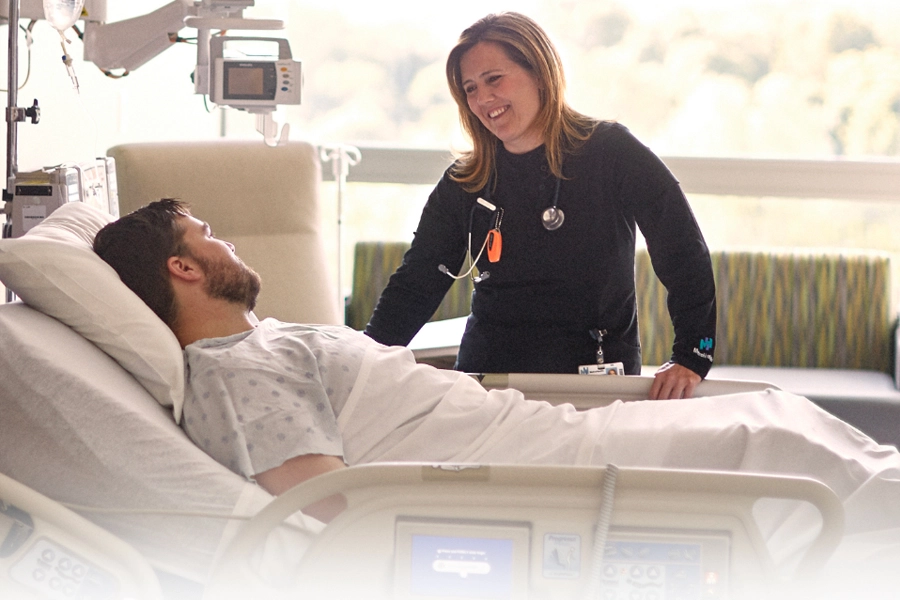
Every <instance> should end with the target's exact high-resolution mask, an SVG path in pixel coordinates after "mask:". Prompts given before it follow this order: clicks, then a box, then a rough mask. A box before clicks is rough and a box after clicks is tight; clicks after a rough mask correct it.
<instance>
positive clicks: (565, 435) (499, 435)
mask: <svg viewBox="0 0 900 600" xmlns="http://www.w3.org/2000/svg"><path fill="white" fill-rule="evenodd" d="M338 424H339V425H340V427H341V430H342V434H343V437H344V440H345V441H344V451H345V460H346V461H347V462H348V464H351V465H352V464H360V463H371V462H379V461H450V462H480V463H531V464H566V465H569V464H576V465H578V464H583V465H587V464H595V465H603V464H615V465H618V466H623V467H657V468H678V469H709V470H727V471H744V472H759V473H769V474H773V473H774V474H784V475H798V476H806V477H811V478H814V479H817V480H819V481H821V482H823V483H825V484H826V485H827V486H829V487H830V488H831V489H832V490H833V491H834V492H835V493H836V494H837V495H838V497H839V498H840V499H841V500H842V502H843V503H844V507H845V510H846V532H847V533H848V534H851V537H849V538H848V539H853V536H861V535H866V534H869V533H874V532H880V533H879V535H882V536H883V535H885V532H886V531H887V532H893V534H892V535H893V537H891V538H890V539H891V540H892V541H893V542H897V543H896V545H897V547H900V454H898V452H897V450H896V449H895V448H893V447H892V446H880V445H878V444H876V443H875V442H874V441H872V440H871V439H870V438H868V437H866V436H865V435H863V434H862V433H860V432H859V431H857V430H856V429H854V428H852V427H850V426H849V425H847V424H846V423H844V422H843V421H840V420H839V419H837V418H835V417H833V416H831V415H830V414H829V413H827V412H825V411H823V410H822V409H820V408H818V407H817V406H816V405H815V404H813V403H812V402H810V401H808V400H807V399H805V398H803V397H800V396H796V395H793V394H790V393H787V392H782V391H776V390H768V391H765V392H753V393H742V394H733V395H727V396H713V397H707V398H695V399H690V400H671V401H643V402H627V403H623V402H615V403H613V404H612V405H610V406H608V407H603V408H596V409H592V410H588V411H583V412H578V411H575V409H574V408H573V407H572V406H570V405H560V406H552V405H550V404H548V403H545V402H535V401H527V400H524V399H523V398H522V395H521V393H519V392H517V391H514V390H492V391H486V390H485V389H484V388H482V387H481V386H480V385H479V384H478V383H477V382H476V381H475V380H474V379H472V378H470V377H468V376H466V375H464V374H459V373H452V372H446V371H441V372H440V373H436V372H435V370H434V369H432V368H431V367H427V366H422V365H416V364H414V362H413V361H412V358H411V353H410V352H409V351H408V350H406V349H405V348H378V347H375V348H371V349H370V350H368V352H367V355H366V357H365V359H364V361H363V366H362V368H361V370H360V374H359V378H358V379H357V382H356V384H355V386H354V390H353V392H352V394H351V396H350V398H349V399H348V401H347V404H346V405H345V407H344V409H343V410H342V411H341V413H340V414H339V416H338ZM794 508H796V507H794ZM789 512H791V513H794V514H793V517H791V518H788V516H789V515H787V514H771V515H764V516H763V517H764V518H763V519H761V521H762V522H761V526H762V527H763V531H764V534H765V535H766V536H767V538H768V539H770V540H772V539H777V538H779V537H781V538H793V537H796V535H798V531H801V530H803V529H804V528H805V527H807V526H808V527H810V528H815V527H817V525H816V523H815V519H811V518H809V515H805V514H801V513H800V512H794V510H793V509H792V510H791V511H789ZM888 535H891V534H888Z"/></svg>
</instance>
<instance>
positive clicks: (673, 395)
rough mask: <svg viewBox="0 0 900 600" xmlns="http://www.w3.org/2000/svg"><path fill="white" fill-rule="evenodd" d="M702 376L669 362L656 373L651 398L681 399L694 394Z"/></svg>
mask: <svg viewBox="0 0 900 600" xmlns="http://www.w3.org/2000/svg"><path fill="white" fill-rule="evenodd" d="M700 379H701V378H700V376H699V375H697V374H696V373H694V372H693V371H691V370H690V369H688V368H687V367H683V366H681V365H678V364H675V363H673V362H668V363H666V364H664V365H663V366H661V367H660V368H659V370H658V371H657V372H656V374H655V375H654V379H653V385H652V386H650V400H680V399H682V398H690V397H692V396H693V395H694V388H696V387H697V384H698V383H700Z"/></svg>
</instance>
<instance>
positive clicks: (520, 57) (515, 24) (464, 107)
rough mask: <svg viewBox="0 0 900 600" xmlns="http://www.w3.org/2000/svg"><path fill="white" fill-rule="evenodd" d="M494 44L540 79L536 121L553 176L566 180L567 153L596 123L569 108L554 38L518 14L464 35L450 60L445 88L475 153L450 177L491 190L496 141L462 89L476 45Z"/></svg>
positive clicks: (486, 21) (489, 20)
mask: <svg viewBox="0 0 900 600" xmlns="http://www.w3.org/2000/svg"><path fill="white" fill-rule="evenodd" d="M481 42H490V43H494V44H497V45H499V46H500V47H501V48H503V50H504V52H506V55H507V56H508V57H509V59H510V60H512V61H513V62H515V63H517V64H518V65H520V66H521V67H523V68H524V69H526V70H528V71H529V72H530V73H531V74H532V75H534V77H535V78H536V79H537V83H538V89H539V90H540V94H541V97H540V100H541V107H540V110H539V111H538V114H537V116H536V117H535V125H536V127H537V128H538V129H539V130H540V131H542V132H543V139H544V147H545V152H546V155H547V162H548V163H549V165H550V171H551V172H552V173H553V174H554V175H555V176H556V177H559V178H562V176H563V175H562V164H563V159H564V158H565V155H566V154H569V153H571V152H574V151H575V150H577V149H578V147H579V146H581V144H582V143H584V141H585V140H587V139H588V138H589V137H590V135H591V132H592V131H593V130H594V127H596V125H597V123H598V121H597V120H596V119H593V118H591V117H588V116H586V115H583V114H581V113H579V112H577V111H575V110H573V109H572V108H571V107H570V106H569V105H568V104H566V101H565V98H564V95H565V89H566V81H565V75H564V74H563V66H562V61H561V60H560V58H559V54H557V52H556V48H554V47H553V43H552V42H551V41H550V38H549V37H548V36H547V34H546V33H545V32H544V30H543V29H541V27H540V26H539V25H538V24H537V23H535V22H534V21H533V20H532V19H530V18H528V17H526V16H525V15H522V14H519V13H516V12H503V13H498V14H491V15H488V16H486V17H484V18H482V19H479V20H478V21H476V22H475V23H474V24H473V25H472V26H471V27H469V28H467V29H466V30H465V31H463V32H462V35H460V37H459V41H458V42H457V43H456V46H455V47H454V48H453V49H452V50H451V51H450V55H449V56H448V57H447V84H448V85H449V86H450V93H451V94H452V96H453V99H454V100H455V101H456V105H457V107H458V108H459V120H460V123H461V125H462V128H463V131H465V133H466V134H467V135H468V136H469V137H470V138H471V140H472V145H473V149H472V150H471V151H468V152H464V153H462V154H461V155H460V156H459V157H458V159H457V162H456V163H455V165H454V167H453V169H452V170H451V173H450V176H451V178H452V179H453V180H454V181H456V182H458V183H459V184H461V185H462V187H463V189H465V190H466V191H469V192H474V191H476V190H479V189H482V188H483V187H484V186H486V185H487V183H488V181H489V179H490V176H491V173H492V172H493V170H494V164H495V162H496V148H497V146H496V142H497V138H496V137H495V136H494V134H492V133H491V132H490V131H488V129H487V128H486V127H485V126H484V125H483V124H482V123H481V121H480V120H478V117H477V116H476V115H475V114H473V113H472V111H471V110H470V109H469V102H468V100H467V98H466V92H465V90H464V89H463V85H462V73H461V68H460V62H461V61H462V57H463V55H465V53H466V52H468V51H469V50H471V49H472V48H473V47H474V46H475V45H476V44H478V43H481Z"/></svg>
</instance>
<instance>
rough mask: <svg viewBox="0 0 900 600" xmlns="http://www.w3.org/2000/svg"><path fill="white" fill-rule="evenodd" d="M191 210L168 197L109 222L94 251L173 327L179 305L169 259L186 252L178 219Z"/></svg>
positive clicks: (182, 231) (97, 239)
mask: <svg viewBox="0 0 900 600" xmlns="http://www.w3.org/2000/svg"><path fill="white" fill-rule="evenodd" d="M190 214H191V213H190V210H189V209H188V206H187V204H185V203H184V202H182V201H181V200H178V199H175V198H165V199H163V200H159V201H157V202H151V203H150V204H148V205H146V206H143V207H141V208H139V209H137V210H136V211H134V212H133V213H130V214H128V215H126V216H124V217H122V218H120V219H118V220H117V221H113V222H112V223H109V224H108V225H106V226H105V227H104V228H103V229H101V230H100V231H99V232H97V237H96V238H94V252H96V253H97V254H98V255H99V256H100V258H102V259H103V260H104V261H106V262H107V263H108V264H109V265H110V266H111V267H112V268H113V269H114V270H115V271H116V273H118V274H119V278H121V279H122V281H123V282H124V283H125V285H127V286H128V287H129V289H131V291H133V292H134V293H135V294H137V295H138V297H139V298H140V299H141V300H143V301H144V302H145V303H146V304H147V306H149V307H150V308H151V309H152V310H153V312H155V313H156V314H157V316H159V318H160V319H162V320H163V322H164V323H165V324H166V325H168V326H169V327H172V326H174V324H175V320H176V318H177V316H178V307H177V305H176V301H175V292H174V290H173V288H172V282H171V280H170V279H169V270H168V265H167V261H168V259H169V258H170V257H172V256H181V255H183V254H184V252H185V247H184V241H183V240H184V230H183V228H182V227H181V226H180V225H179V224H178V219H179V217H185V216H189V215H190Z"/></svg>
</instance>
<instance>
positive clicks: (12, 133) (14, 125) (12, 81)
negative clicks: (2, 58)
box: [3, 0, 41, 202]
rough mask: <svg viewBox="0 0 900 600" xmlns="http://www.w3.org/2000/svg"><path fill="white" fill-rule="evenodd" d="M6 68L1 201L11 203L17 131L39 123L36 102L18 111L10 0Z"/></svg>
mask: <svg viewBox="0 0 900 600" xmlns="http://www.w3.org/2000/svg"><path fill="white" fill-rule="evenodd" d="M7 54H8V64H7V76H8V80H7V86H6V87H7V92H6V94H7V108H6V187H5V188H4V189H3V200H4V201H6V202H10V201H12V199H13V192H14V189H13V187H14V186H15V181H16V174H17V173H18V158H19V156H18V127H19V123H20V122H22V121H25V119H26V118H30V119H31V122H32V123H33V124H36V123H37V122H38V121H40V119H41V109H40V108H38V101H37V100H35V101H34V104H33V105H32V106H31V107H29V108H19V107H18V106H16V105H17V104H18V102H19V0H9V44H8V52H7Z"/></svg>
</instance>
